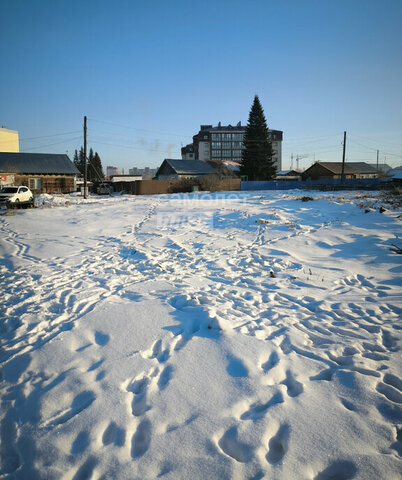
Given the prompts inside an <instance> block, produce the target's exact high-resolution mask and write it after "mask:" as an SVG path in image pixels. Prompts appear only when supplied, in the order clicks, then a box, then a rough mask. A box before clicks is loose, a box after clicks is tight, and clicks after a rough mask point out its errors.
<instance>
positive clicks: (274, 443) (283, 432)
mask: <svg viewBox="0 0 402 480" xmlns="http://www.w3.org/2000/svg"><path fill="white" fill-rule="evenodd" d="M289 432H290V428H289V425H286V424H284V425H281V426H280V427H279V430H278V431H277V432H276V435H274V436H273V437H272V438H271V440H270V441H269V443H268V446H269V450H268V453H267V456H266V458H267V460H268V462H269V463H271V464H275V463H278V462H280V461H281V460H282V459H283V457H284V456H285V453H286V451H287V449H288V443H289Z"/></svg>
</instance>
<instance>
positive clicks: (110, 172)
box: [106, 166, 120, 177]
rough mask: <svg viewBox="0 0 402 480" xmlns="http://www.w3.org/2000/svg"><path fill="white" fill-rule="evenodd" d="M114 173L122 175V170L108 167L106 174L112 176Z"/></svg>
mask: <svg viewBox="0 0 402 480" xmlns="http://www.w3.org/2000/svg"><path fill="white" fill-rule="evenodd" d="M113 175H120V170H119V169H118V168H117V167H111V166H107V167H106V176H107V177H112V176H113Z"/></svg>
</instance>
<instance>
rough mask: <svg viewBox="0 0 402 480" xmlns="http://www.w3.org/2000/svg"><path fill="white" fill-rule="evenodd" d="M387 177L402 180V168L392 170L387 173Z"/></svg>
mask: <svg viewBox="0 0 402 480" xmlns="http://www.w3.org/2000/svg"><path fill="white" fill-rule="evenodd" d="M387 176H388V177H392V178H395V179H402V167H395V168H392V169H391V170H389V171H388V172H387Z"/></svg>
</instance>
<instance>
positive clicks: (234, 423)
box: [0, 191, 402, 480]
mask: <svg viewBox="0 0 402 480" xmlns="http://www.w3.org/2000/svg"><path fill="white" fill-rule="evenodd" d="M303 195H304V194H303V193H302V192H297V191H289V192H281V193H275V192H247V193H240V192H230V193H215V194H203V193H194V194H188V195H160V196H149V197H134V196H125V195H123V196H114V197H90V198H89V199H87V200H84V199H82V197H79V196H64V197H63V196H50V195H46V196H40V197H38V198H37V199H36V205H37V206H38V207H39V208H36V209H33V210H18V211H13V212H12V214H11V215H7V216H1V217H0V223H1V230H2V236H1V240H0V251H1V259H0V268H1V269H0V273H1V280H2V285H3V298H2V306H1V308H2V318H3V322H2V327H1V339H2V344H1V350H0V354H1V357H0V358H1V362H2V363H1V366H2V370H1V375H2V384H1V385H2V386H1V410H0V412H1V413H0V436H1V442H0V454H1V468H0V478H13V479H14V478H15V479H42V478H46V479H66V480H67V479H75V480H77V479H89V478H92V479H101V478H102V479H109V478H116V479H133V478H135V479H151V478H164V479H189V478H191V479H206V478H211V479H213V478H219V479H262V478H267V479H271V478H275V479H286V480H287V479H309V480H311V479H321V480H322V479H330V478H331V479H335V478H336V479H351V478H353V479H365V480H366V479H379V478H381V479H389V480H391V479H395V478H399V476H400V472H401V468H402V465H401V453H402V440H401V436H402V433H401V425H402V408H401V405H402V380H401V364H402V363H401V350H400V336H401V333H400V332H401V328H402V325H401V311H402V309H401V272H402V265H401V259H402V257H401V256H400V255H398V254H396V253H394V252H392V251H391V250H390V247H391V245H392V244H397V245H399V246H400V236H401V233H402V232H401V230H402V229H401V218H400V215H401V208H400V200H398V199H397V198H396V197H395V198H391V197H388V198H387V197H385V196H383V195H380V194H378V193H372V192H370V193H356V192H352V193H350V192H349V193H344V192H337V193H318V192H316V193H311V192H309V193H308V195H309V196H310V197H311V198H312V200H310V201H301V198H302V196H303ZM380 206H384V207H385V211H383V213H380V212H379V207H380ZM46 207H52V208H46ZM53 207H55V208H53Z"/></svg>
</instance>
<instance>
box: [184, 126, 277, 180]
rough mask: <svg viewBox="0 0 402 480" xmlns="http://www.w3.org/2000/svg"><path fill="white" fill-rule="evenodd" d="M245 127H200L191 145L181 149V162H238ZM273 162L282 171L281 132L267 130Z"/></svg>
mask: <svg viewBox="0 0 402 480" xmlns="http://www.w3.org/2000/svg"><path fill="white" fill-rule="evenodd" d="M245 131H246V127H245V126H242V125H241V123H240V122H239V123H238V124H237V125H236V126H232V125H227V126H223V125H221V123H220V122H219V123H218V126H217V127H213V126H212V125H201V129H200V131H199V132H198V133H197V135H194V136H193V143H192V144H189V145H186V146H185V147H183V148H182V149H181V155H182V159H183V160H192V159H196V160H204V161H206V160H218V161H222V162H226V161H232V162H240V160H241V152H242V149H243V138H244V133H245ZM268 131H269V134H270V135H271V140H272V148H273V152H274V156H273V159H274V162H275V164H276V168H277V170H278V171H280V170H281V169H282V138H283V132H282V131H280V130H271V129H269V130H268Z"/></svg>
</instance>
